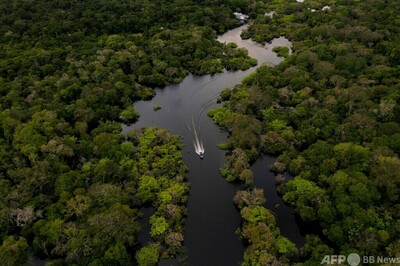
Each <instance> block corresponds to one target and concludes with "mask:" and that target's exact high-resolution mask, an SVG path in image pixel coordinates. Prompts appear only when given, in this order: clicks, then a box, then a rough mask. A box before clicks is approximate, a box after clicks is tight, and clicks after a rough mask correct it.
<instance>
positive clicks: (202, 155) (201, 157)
mask: <svg viewBox="0 0 400 266" xmlns="http://www.w3.org/2000/svg"><path fill="white" fill-rule="evenodd" d="M199 156H200V159H203V157H204V152H202V151H201V152H199Z"/></svg>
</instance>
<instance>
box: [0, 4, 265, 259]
mask: <svg viewBox="0 0 400 266" xmlns="http://www.w3.org/2000/svg"><path fill="white" fill-rule="evenodd" d="M262 7H264V3H262V2H259V3H256V2H254V1H250V0H230V1H191V0H181V1H169V0H153V1H104V0H100V1H76V0H73V1H43V0H39V1H28V0H13V1H2V2H1V3H0V13H1V16H0V122H1V123H0V184H1V185H0V190H1V193H0V239H1V240H0V243H1V245H0V260H1V263H2V265H25V263H26V262H27V261H30V263H35V262H37V261H38V260H41V261H45V262H46V264H47V265H132V264H139V265H155V264H156V263H157V262H158V260H159V259H160V258H168V257H171V256H175V255H176V254H180V253H182V252H183V251H184V250H183V245H182V243H183V240H184V237H183V223H184V218H185V215H186V207H185V206H186V201H187V193H188V188H189V184H188V181H187V179H186V177H185V172H186V170H187V169H186V166H185V165H184V164H183V161H182V156H181V152H180V149H181V148H182V147H181V144H180V139H179V137H177V136H173V135H170V134H169V133H168V132H166V131H164V130H159V129H145V130H142V131H135V132H131V133H129V134H121V123H132V122H135V121H136V120H137V118H138V116H139V114H138V113H137V111H136V110H135V109H134V107H133V102H134V101H135V100H139V99H149V98H151V97H152V96H153V95H154V91H153V88H154V87H157V86H165V85H167V84H171V83H178V82H180V81H181V80H182V79H183V78H184V77H185V76H186V75H187V74H188V73H190V72H191V73H194V74H205V73H217V72H222V71H223V69H231V70H235V69H246V68H249V67H250V66H254V65H255V64H256V61H255V60H254V59H251V58H249V57H248V55H247V51H246V50H243V49H238V48H237V47H236V46H235V45H224V44H221V43H219V42H217V41H216V36H217V34H218V33H221V32H224V31H226V30H227V29H229V28H232V27H235V26H237V21H236V19H235V17H234V16H233V12H234V11H243V12H247V13H253V16H256V10H259V11H257V12H263V9H262ZM149 206H152V207H153V208H154V209H155V213H154V214H153V215H152V216H151V217H150V225H151V228H150V237H151V238H152V242H151V243H148V244H146V245H145V246H140V245H139V244H140V243H138V241H137V236H138V233H139V231H140V229H141V220H140V219H141V217H142V214H141V209H142V208H143V207H149Z"/></svg>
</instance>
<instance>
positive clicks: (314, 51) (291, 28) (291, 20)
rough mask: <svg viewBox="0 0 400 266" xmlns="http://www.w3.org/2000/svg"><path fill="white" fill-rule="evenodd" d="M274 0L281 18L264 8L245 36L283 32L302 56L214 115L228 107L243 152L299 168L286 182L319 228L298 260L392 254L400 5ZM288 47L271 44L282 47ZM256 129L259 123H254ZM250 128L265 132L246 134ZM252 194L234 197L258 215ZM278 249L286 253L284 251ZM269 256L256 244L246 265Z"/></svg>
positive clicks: (262, 72) (236, 145) (246, 85)
mask: <svg viewBox="0 0 400 266" xmlns="http://www.w3.org/2000/svg"><path fill="white" fill-rule="evenodd" d="M269 4H270V5H271V7H270V8H271V10H275V11H276V13H275V14H274V16H273V18H269V17H265V16H258V17H256V18H255V19H254V20H253V22H252V23H251V25H250V26H249V28H248V29H247V30H246V31H245V32H243V34H242V35H243V37H245V38H252V39H253V40H255V41H256V42H259V43H261V44H264V43H266V42H270V41H271V40H272V39H273V38H275V37H279V36H286V37H288V38H289V39H290V40H291V41H292V49H293V53H292V54H291V55H289V56H287V58H286V60H285V61H283V62H282V63H281V64H279V65H277V66H276V67H274V68H272V67H267V66H262V67H260V68H258V69H257V71H256V72H255V73H253V74H251V75H249V76H248V77H247V78H245V79H244V80H243V82H242V85H240V86H237V87H236V88H234V89H232V90H230V91H229V94H227V93H224V94H222V96H223V97H222V96H221V99H222V100H223V101H224V103H223V104H224V107H223V108H224V110H223V112H222V111H221V110H218V109H217V110H216V111H211V113H213V112H215V114H221V113H223V114H229V115H227V116H226V118H225V117H224V127H226V128H227V130H228V131H229V133H230V137H229V139H232V140H234V141H229V139H228V142H227V143H226V144H225V145H224V148H225V149H228V150H230V151H231V152H232V153H233V152H234V151H235V150H238V149H242V150H244V151H245V153H246V154H247V156H248V159H250V160H249V162H252V161H253V160H255V159H256V158H257V157H258V155H259V153H260V152H265V153H269V154H273V155H277V156H279V159H278V161H277V162H276V163H275V164H274V165H273V169H274V170H275V172H276V173H277V174H280V173H282V172H283V171H285V170H289V171H290V172H291V173H292V174H293V175H295V177H294V179H293V180H290V181H288V182H287V183H284V184H282V185H281V186H280V187H279V191H280V192H281V193H282V195H283V199H284V200H285V201H286V202H287V203H289V204H290V205H291V206H292V207H293V208H294V209H295V211H296V213H297V214H298V215H299V216H300V217H301V218H302V219H303V220H305V221H313V223H314V222H315V223H316V224H318V225H319V226H320V227H321V228H322V232H315V234H321V235H320V236H308V237H307V244H306V246H305V247H304V249H303V252H301V254H302V255H301V257H300V261H301V262H302V263H304V265H316V264H319V263H320V262H321V258H322V257H323V256H324V255H326V254H332V252H334V251H335V252H336V251H338V252H341V253H339V254H349V253H351V252H357V253H360V254H361V253H364V254H385V253H387V252H389V250H391V248H392V247H395V246H396V247H397V242H398V241H397V239H398V237H399V234H400V231H399V228H398V226H396V225H395V224H397V222H395V221H397V220H398V219H399V215H398V211H397V209H398V204H397V203H398V196H397V194H398V193H397V194H396V191H398V190H399V172H400V170H399V169H398V168H399V167H398V165H399V163H398V157H399V155H400V154H399V151H400V149H399V148H398V147H400V145H398V143H400V142H399V139H400V138H399V137H398V135H399V134H400V125H399V122H400V121H399V119H398V118H396V116H397V117H398V115H399V114H400V113H399V110H400V109H399V108H400V107H399V93H398V89H399V81H400V79H399V77H398V75H397V72H398V62H399V60H398V59H399V58H400V57H399V55H400V53H399V51H400V50H399V46H398V43H399V42H400V38H399V35H398V32H397V30H396V29H397V28H398V22H399V20H398V17H397V13H398V11H399V10H400V5H399V3H397V2H396V3H395V2H393V1H392V2H391V1H389V2H379V3H378V2H376V1H372V0H366V1H350V2H349V1H331V2H330V3H325V4H328V5H329V6H330V7H331V8H330V9H329V11H326V10H325V11H322V10H321V8H322V7H323V6H324V5H325V4H321V3H317V2H316V1H304V2H303V3H295V1H293V2H291V3H289V2H288V1H270V3H269ZM310 9H315V10H316V11H315V12H311V11H310ZM372 14H374V15H372ZM373 17H374V18H373ZM337 21H341V22H343V23H337ZM284 50H286V49H284V48H281V47H276V48H274V51H275V52H276V53H278V54H279V53H281V55H283V53H285V51H284ZM243 92H247V95H246V94H245V93H243ZM249 95H255V96H254V98H255V97H257V100H254V98H253V99H252V98H251V96H249ZM217 117H218V116H217ZM214 120H215V118H214ZM220 120H222V119H220ZM225 121H226V122H225ZM220 123H221V122H218V124H220ZM260 123H261V125H262V126H261V127H260V128H258V126H259V125H260ZM240 125H246V127H241V126H240ZM251 127H253V128H257V129H258V130H254V131H249V130H248V128H251ZM243 132H246V134H243ZM253 136H254V137H255V138H256V139H258V140H259V141H254V142H253V141H248V140H249V138H253ZM232 157H233V158H231V155H228V164H227V165H226V167H225V168H224V173H225V175H226V176H229V178H230V179H232V180H237V179H238V177H236V175H235V171H236V170H237V169H242V168H243V166H244V164H238V165H236V164H235V162H236V158H235V156H232ZM235 166H238V167H237V168H235ZM240 167H241V168H240ZM245 195H246V194H245V193H240V194H237V195H236V196H235V202H237V204H238V206H240V207H241V208H242V209H243V210H244V208H247V209H246V210H247V211H246V212H244V213H245V214H246V216H245V217H246V218H247V219H249V217H252V216H251V215H249V213H250V212H249V211H248V209H249V208H250V209H251V207H250V206H248V204H249V202H251V201H249V200H248V199H247V197H246V196H245ZM256 217H258V216H256ZM244 222H246V223H247V222H248V220H245V218H244ZM245 226H246V228H247V231H246V232H253V230H254V229H253V228H252V229H253V230H249V228H248V226H247V225H245ZM257 228H258V227H257ZM243 232H244V230H243V227H242V236H243ZM385 232H390V234H389V235H388V234H386V233H385ZM244 238H245V239H249V238H250V237H249V235H246V237H244ZM278 239H279V237H277V238H276V239H274V240H271V243H278V244H281V245H282V246H280V248H282V249H281V251H282V250H284V247H285V243H284V241H282V240H279V241H278ZM326 239H328V240H329V241H325V240H326ZM382 239H385V240H382ZM381 240H382V241H381ZM274 247H275V248H276V250H275V251H274V252H272V253H274V255H275V256H277V255H278V253H279V252H278V250H279V249H280V248H279V247H278V245H277V244H276V245H274ZM396 250H398V248H397V249H396ZM390 252H392V251H390ZM270 253H271V252H267V251H266V250H264V251H261V250H260V249H256V248H253V246H252V244H251V243H249V246H248V247H247V249H246V251H245V254H244V261H243V265H259V264H261V265H265V264H273V263H272V262H271V261H268V258H271V257H269V255H270ZM393 254H394V253H393ZM288 257H289V260H288V261H285V262H287V263H288V264H289V265H291V264H293V263H294V262H293V261H291V260H290V259H292V260H296V258H295V257H293V256H292V257H291V255H288ZM283 261H284V260H283Z"/></svg>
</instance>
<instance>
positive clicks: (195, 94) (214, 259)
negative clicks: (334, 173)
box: [123, 25, 304, 266]
mask: <svg viewBox="0 0 400 266" xmlns="http://www.w3.org/2000/svg"><path fill="white" fill-rule="evenodd" d="M245 27H247V25H243V26H241V27H239V28H236V29H233V30H231V31H228V32H226V33H225V34H223V35H221V36H219V37H218V41H220V42H227V43H229V42H234V43H236V44H238V46H239V47H244V48H246V49H247V50H248V51H249V55H250V56H252V57H254V58H256V59H257V60H258V66H260V65H261V64H264V63H268V64H272V65H276V64H278V63H280V62H281V61H282V60H283V59H282V58H279V57H277V56H276V54H275V53H274V52H272V48H273V47H274V46H288V47H290V42H289V41H288V40H287V39H286V38H283V37H281V38H277V39H274V40H273V41H272V43H271V44H270V45H267V46H266V47H263V46H261V45H258V44H255V43H254V42H252V41H250V40H242V39H241V38H240V33H241V32H242V30H243V29H244V28H245ZM255 69H256V67H253V68H251V69H248V70H247V71H235V72H232V71H225V72H224V73H220V74H215V75H205V76H195V75H188V76H187V77H186V78H185V79H184V80H183V81H182V82H181V83H180V84H177V85H171V86H167V87H165V88H160V89H156V96H155V97H154V98H153V99H152V100H151V101H139V102H136V103H135V108H136V109H137V110H138V111H139V113H140V119H139V121H138V122H137V123H135V124H133V125H131V126H123V127H124V128H123V131H125V132H126V131H128V130H131V129H137V128H141V127H152V126H154V127H160V128H165V129H168V130H169V131H170V132H171V133H173V134H178V135H180V136H181V137H182V142H183V144H184V150H183V158H184V161H185V163H186V165H187V166H188V168H189V173H188V178H189V181H190V184H191V188H190V195H189V201H188V218H187V220H186V223H185V233H184V234H185V242H184V245H185V247H186V249H187V254H186V255H187V261H186V262H187V264H189V265H195V266H196V265H199V266H204V265H207V266H209V265H219V266H224V265H227V266H234V265H238V264H239V263H240V262H241V260H242V256H243V251H244V246H243V243H242V242H241V240H240V239H239V237H238V236H237V235H236V234H235V231H236V230H237V229H238V228H239V226H240V215H239V212H238V211H237V209H236V208H235V206H234V204H233V201H232V199H233V196H234V195H235V193H236V191H237V190H239V189H240V188H241V185H239V184H230V183H228V182H227V181H226V180H225V179H224V178H223V177H222V176H221V175H220V174H219V168H220V167H221V166H223V164H224V163H225V152H224V151H222V150H219V149H218V148H217V144H219V143H223V142H225V141H226V138H227V133H226V132H224V131H221V129H220V128H219V127H218V126H217V125H215V124H213V122H212V121H211V119H209V118H208V117H207V112H208V111H209V110H211V109H213V108H216V107H217V106H218V104H217V103H216V98H217V97H218V95H219V94H220V92H221V91H222V90H223V89H224V88H227V87H233V86H235V85H236V84H239V83H240V82H241V81H242V79H243V78H244V77H246V76H247V75H248V74H250V73H251V72H253V71H255ZM154 106H160V107H161V109H160V110H159V111H154V109H153V108H154ZM196 139H197V142H196ZM199 145H202V148H203V149H204V150H205V153H204V158H203V159H200V158H199V155H198V154H196V152H195V147H197V148H199ZM271 162H273V158H272V157H268V156H264V158H263V159H261V160H259V161H257V162H256V164H255V165H254V166H253V170H254V177H255V178H254V179H255V183H256V186H258V187H263V188H264V190H266V191H267V194H268V195H266V197H267V200H268V202H270V203H267V206H268V207H270V208H272V209H274V208H275V204H280V205H284V204H283V203H282V202H281V200H280V198H279V196H278V195H277V194H276V191H275V186H274V182H275V181H274V179H273V175H272V174H271V173H270V172H269V171H268V169H267V168H268V163H271ZM268 180H269V181H268ZM271 180H272V181H271ZM271 204H272V205H271ZM277 210H278V212H277V220H278V225H279V227H280V229H281V232H282V233H283V235H285V236H287V237H288V238H289V239H291V240H292V241H293V242H295V243H296V244H297V245H302V244H303V241H304V239H303V237H302V236H301V233H300V229H299V227H298V226H297V224H296V222H295V217H294V215H293V213H292V212H291V210H290V209H289V208H288V207H286V206H281V207H280V208H278V209H277ZM163 264H166V263H165V262H164V263H163ZM167 265H168V264H167Z"/></svg>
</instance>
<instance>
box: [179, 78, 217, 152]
mask: <svg viewBox="0 0 400 266" xmlns="http://www.w3.org/2000/svg"><path fill="white" fill-rule="evenodd" d="M221 77H222V76H221ZM221 77H218V78H217V79H214V80H210V81H209V82H207V83H206V84H204V85H203V86H201V87H200V88H198V89H197V90H195V91H194V92H193V93H192V95H191V96H190V97H189V99H188V102H187V104H186V107H187V108H189V107H190V106H191V102H192V100H193V98H195V96H196V95H197V94H198V93H199V92H200V91H204V89H205V88H206V87H207V85H209V84H210V83H213V82H215V81H217V80H219V79H220V78H221ZM218 97H219V94H216V95H213V96H212V97H211V98H208V99H206V100H205V101H204V102H203V103H202V105H201V106H200V108H199V110H198V111H196V113H197V115H195V114H194V112H195V111H194V110H193V109H192V112H191V113H192V115H191V116H192V117H191V123H189V121H188V120H187V121H186V124H187V127H188V129H189V130H190V131H191V132H192V133H193V135H194V140H193V147H194V151H195V152H196V153H197V155H199V157H200V159H203V157H204V152H205V150H204V146H203V142H202V140H201V136H200V120H201V117H202V115H203V112H204V111H205V110H206V108H207V107H209V105H210V104H212V103H213V101H215V99H216V98H218ZM195 116H196V119H195Z"/></svg>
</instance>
